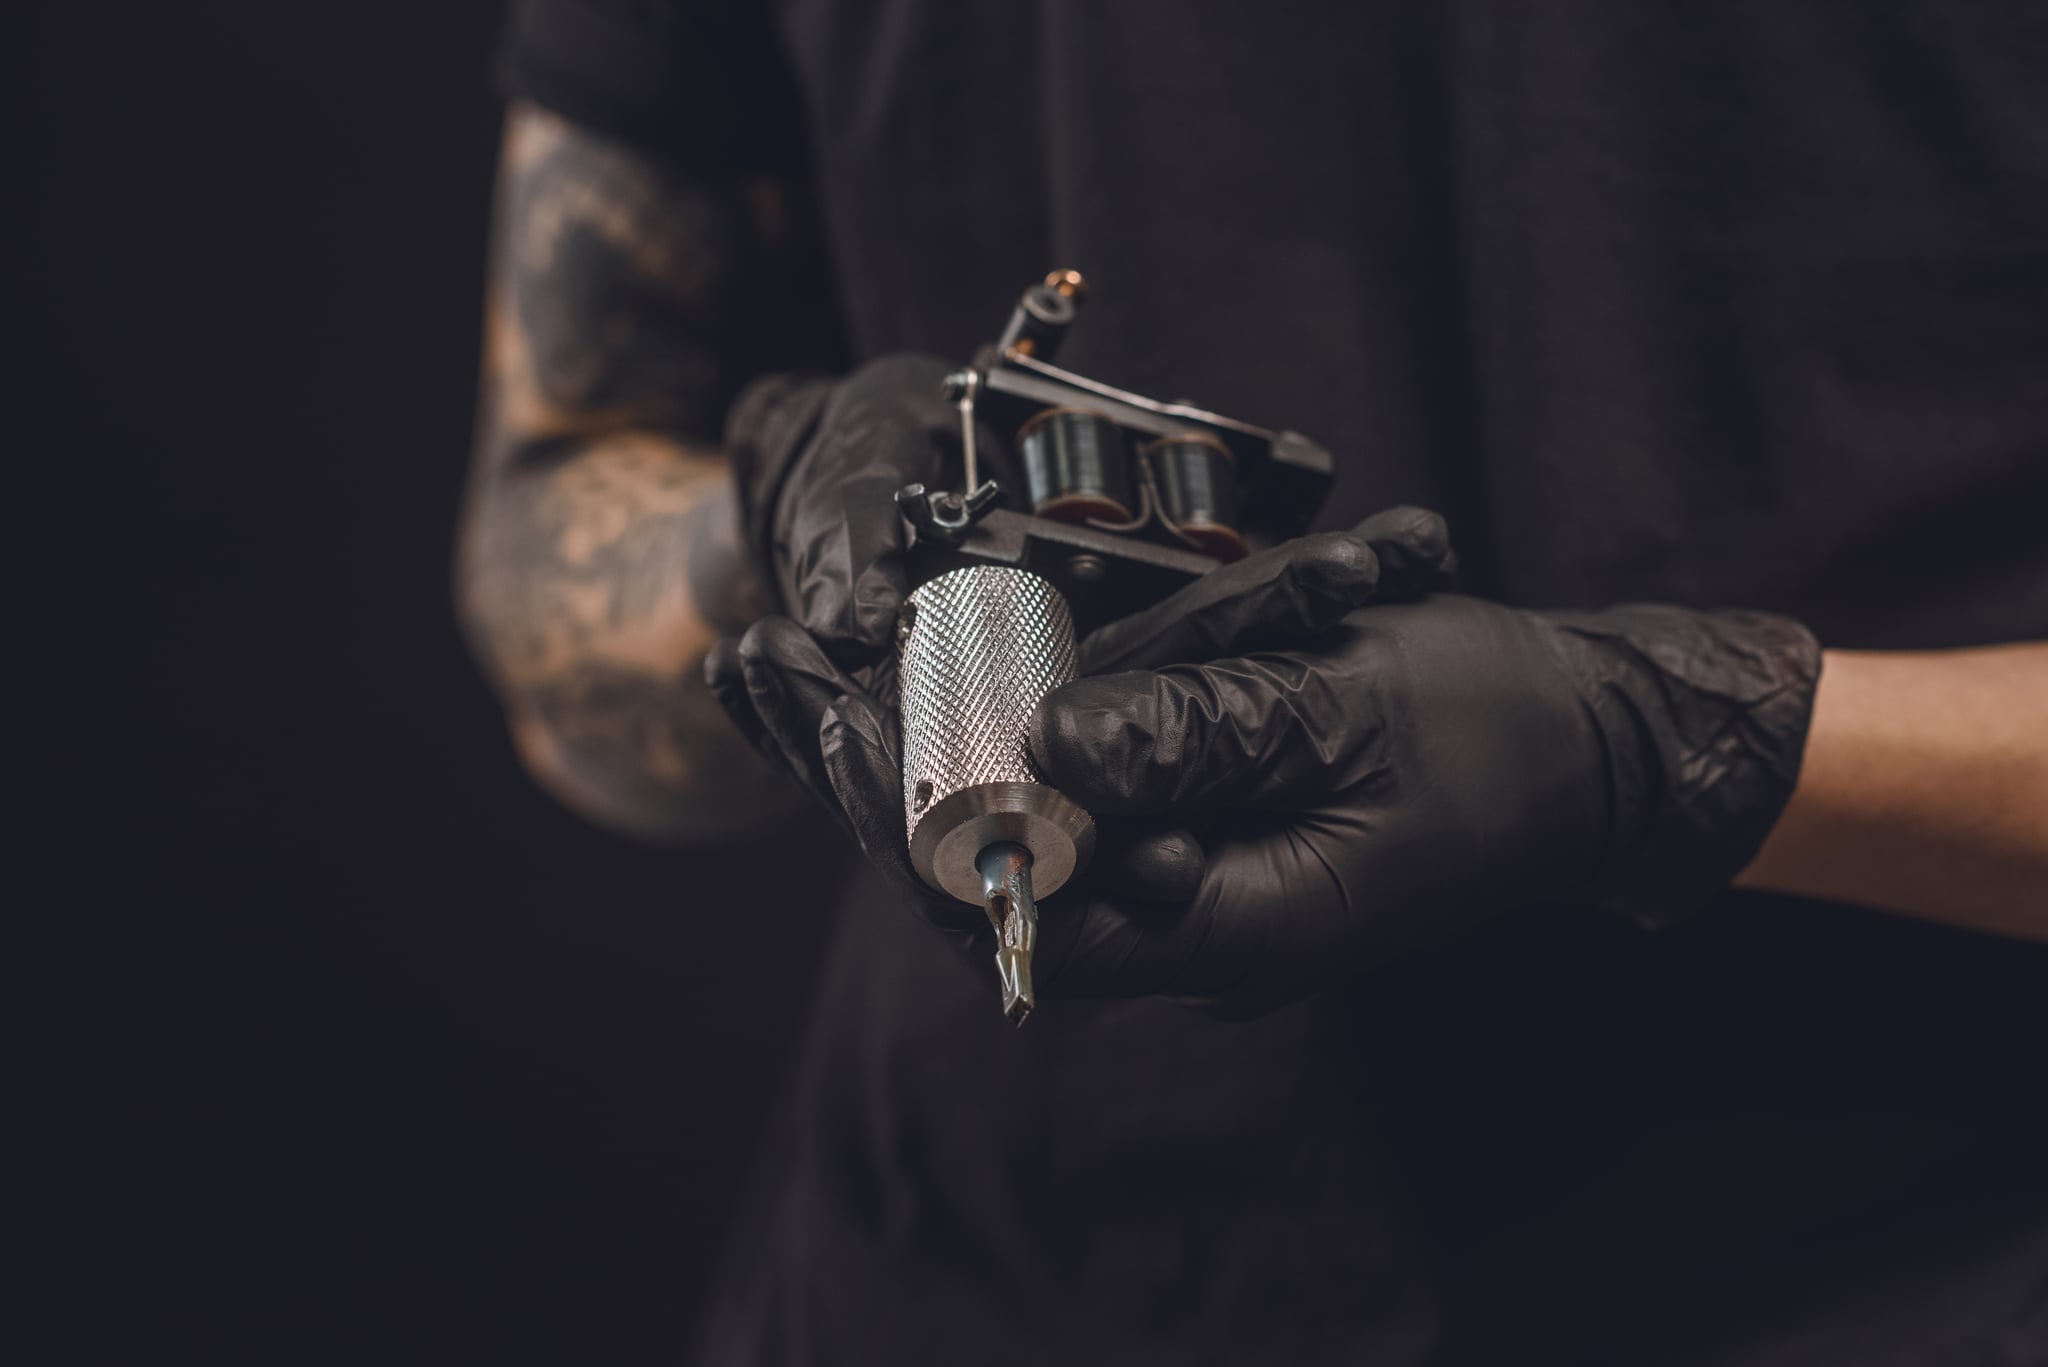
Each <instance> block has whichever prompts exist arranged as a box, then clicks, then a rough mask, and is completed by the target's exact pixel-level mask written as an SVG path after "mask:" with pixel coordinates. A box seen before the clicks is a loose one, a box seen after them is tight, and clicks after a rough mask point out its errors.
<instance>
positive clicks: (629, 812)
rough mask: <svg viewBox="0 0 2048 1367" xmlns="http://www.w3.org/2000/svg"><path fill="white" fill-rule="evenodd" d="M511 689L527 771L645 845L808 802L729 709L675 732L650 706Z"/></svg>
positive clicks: (689, 841) (730, 826) (740, 826)
mask: <svg viewBox="0 0 2048 1367" xmlns="http://www.w3.org/2000/svg"><path fill="white" fill-rule="evenodd" d="M541 692H542V694H543V696H541V697H538V698H531V699H526V700H521V699H519V698H513V697H508V698H507V699H506V703H507V708H506V711H507V721H508V724H509V728H510V731H511V738H512V748H513V750H514V752H515V753H516V754H517V756H518V758H519V762H520V764H521V766H522V767H524V768H525V770H526V772H527V774H528V776H529V777H531V778H532V779H533V781H534V783H535V784H536V785H537V786H538V787H539V788H540V789H541V791H543V792H545V793H547V794H548V795H549V796H550V797H552V798H554V799H555V800H556V801H557V802H559V803H561V804H562V805H563V806H564V807H567V808H568V809H569V810H570V811H572V812H574V813H575V814H576V815H577V816H580V817H582V818H583V819H584V820H585V821H588V822H590V823H591V824H592V825H594V826H598V827H600V828H602V829H604V830H607V831H610V832H612V833H613V834H615V835H620V836H624V837H626V838H628V839H630V840H635V841H638V842H641V843H645V844H654V845H672V846H674V845H680V846H692V845H701V844H705V843H709V842H713V841H720V840H729V839H732V838H734V837H736V836H743V835H746V834H749V833H751V832H753V831H756V830H759V829H761V828H762V827H764V826H766V825H769V824H771V823H773V822H775V821H778V820H781V819H784V818H787V817H789V816H791V815H794V814H795V813H796V812H798V811H799V810H801V808H802V796H803V795H802V793H801V791H800V790H799V789H798V788H797V786H796V785H795V784H794V783H793V782H791V781H790V780H789V779H788V778H786V777H785V776H784V775H782V774H781V773H780V772H778V771H777V770H775V769H774V768H772V767H771V766H770V765H769V764H768V763H767V762H766V761H765V760H763V759H762V758H761V757H760V756H759V755H757V754H755V753H754V752H753V750H752V749H751V748H749V747H748V746H747V744H746V743H745V742H744V741H743V740H742V739H741V738H740V736H739V734H738V733H737V732H735V731H733V730H732V729H731V728H730V726H729V724H727V723H726V722H725V720H724V718H723V717H719V718H716V719H715V720H714V721H712V723H711V724H709V725H706V724H704V720H703V719H700V721H699V724H698V725H696V726H694V727H693V728H692V729H691V732H690V733H689V734H687V735H678V734H675V733H674V732H673V731H671V730H669V728H667V727H665V726H663V725H661V724H660V722H659V721H658V720H657V719H656V718H654V717H651V716H648V715H644V714H641V715H625V716H622V715H617V714H614V713H611V712H610V711H609V710H606V711H599V712H593V711H592V710H591V709H589V708H588V707H587V706H586V707H580V708H578V709H576V710H573V711H571V712H569V713H567V714H566V715H564V714H563V712H562V709H561V708H560V707H559V706H556V705H552V704H554V703H558V702H559V699H558V698H554V697H553V696H552V692H551V690H541Z"/></svg>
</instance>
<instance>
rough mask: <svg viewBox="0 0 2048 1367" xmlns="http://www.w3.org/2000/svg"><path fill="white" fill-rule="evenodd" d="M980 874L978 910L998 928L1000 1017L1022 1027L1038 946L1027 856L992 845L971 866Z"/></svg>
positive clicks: (1033, 999) (1032, 998) (1031, 1000)
mask: <svg viewBox="0 0 2048 1367" xmlns="http://www.w3.org/2000/svg"><path fill="white" fill-rule="evenodd" d="M974 862H975V866H976V867H977V868H979V869H980V870H981V905H982V908H983V909H984V910H985V911H987V912H988V923H989V924H990V925H992V926H994V927H995V928H996V975H997V976H998V977H1000V978H1001V979H1002V983H1003V1014H1004V1015H1005V1016H1008V1017H1009V1018H1010V1022H1011V1023H1012V1024H1013V1025H1022V1024H1023V1023H1024V1018H1025V1017H1026V1016H1028V1015H1030V1014H1031V1008H1032V1007H1033V1006H1036V1005H1037V1004H1038V999H1037V996H1036V994H1035V993H1034V992H1033V991H1032V988H1031V951H1032V950H1033V949H1035V948H1036V947H1037V945H1038V902H1037V899H1036V898H1034V897H1033V896H1032V892H1031V851H1029V850H1027V849H1025V848H1024V847H1023V846H1022V845H1013V844H1011V843H1010V842H1008V841H1004V842H1002V843H1001V844H996V845H991V846H989V847H988V848H987V849H985V850H983V851H982V852H981V855H980V857H978V858H977V859H976V860H975V861H974Z"/></svg>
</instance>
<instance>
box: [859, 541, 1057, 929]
mask: <svg viewBox="0 0 2048 1367" xmlns="http://www.w3.org/2000/svg"><path fill="white" fill-rule="evenodd" d="M897 644H898V648H899V651H900V664H901V670H900V679H901V684H902V691H903V807H904V812H905V815H906V818H907V824H908V828H909V836H910V860H911V863H912V864H913V865H914V866H915V867H916V869H917V872H918V876H919V877H921V878H923V879H924V881H925V882H926V883H928V884H930V885H931V886H932V887H934V888H938V889H940V890H942V891H944V892H947V893H950V894H952V895H953V896H954V897H957V898H959V899H960V900H961V901H963V902H971V903H974V904H975V905H980V904H981V902H982V894H983V886H982V876H981V871H980V869H979V868H978V867H977V865H976V862H975V861H976V859H977V857H978V856H979V855H980V854H981V852H982V850H983V849H985V848H987V847H988V846H989V845H991V844H994V843H997V842H999V841H1011V842H1014V843H1016V844H1019V845H1022V846H1024V847H1025V848H1026V849H1027V850H1029V851H1030V852H1031V875H1032V880H1033V882H1034V884H1035V886H1036V889H1037V893H1038V895H1039V896H1040V897H1045V896H1049V895H1051V894H1052V893H1053V892H1056V891H1057V890H1058V889H1059V888H1060V886H1061V885H1062V884H1064V883H1065V882H1066V881H1067V880H1068V879H1069V878H1071V877H1072V876H1073V875H1074V873H1075V872H1076V871H1078V870H1079V869H1080V868H1082V867H1083V866H1085V865H1086V864H1087V862H1088V856H1089V855H1090V854H1092V853H1093V852H1094V849H1095V821H1094V819H1093V818H1092V817H1090V816H1089V815H1088V813H1087V812H1085V811H1083V810H1082V809H1081V807H1080V806H1079V805H1078V804H1077V803H1075V802H1074V801H1073V800H1072V799H1071V798H1068V797H1067V796H1066V795H1064V794H1063V793H1061V792H1060V791H1059V790H1058V789H1056V788H1053V787H1051V786H1050V785H1048V784H1047V783H1046V782H1045V781H1044V779H1043V777H1042V776H1041V775H1040V774H1039V772H1038V768H1037V766H1036V765H1034V764H1033V763H1032V761H1031V746H1030V727H1031V713H1032V711H1033V709H1035V708H1036V707H1037V706H1038V703H1039V700H1040V699H1041V698H1043V697H1045V695H1046V694H1048V693H1050V692H1051V691H1052V690H1053V689H1055V688H1057V687H1059V686H1060V685H1061V684H1063V683H1067V682H1069V681H1071V680H1072V679H1073V678H1074V672H1075V658H1076V657H1075V650H1074V618H1073V614H1072V612H1070V611H1069V610H1068V608H1067V600H1066V599H1065V598H1063V597H1061V596H1060V592H1059V590H1058V589H1056V588H1054V587H1053V586H1052V585H1051V584H1049V583H1047V582H1046V581H1045V580H1044V579H1041V578H1040V577H1039V576H1037V575H1035V574H1032V573H1030V572H1029V571H1026V570H1016V569H1005V568H1002V567H998V566H988V565H977V566H974V567H971V568H968V569H962V570H954V571H953V572H952V573H950V574H942V575H940V576H939V577H938V578H936V579H933V580H932V581H930V582H929V583H927V584H925V585H924V586H923V587H922V588H919V589H918V590H917V591H916V592H915V593H913V594H911V595H910V597H909V599H908V600H907V601H906V603H905V605H904V610H903V618H902V623H901V625H900V627H899V629H898V633H897Z"/></svg>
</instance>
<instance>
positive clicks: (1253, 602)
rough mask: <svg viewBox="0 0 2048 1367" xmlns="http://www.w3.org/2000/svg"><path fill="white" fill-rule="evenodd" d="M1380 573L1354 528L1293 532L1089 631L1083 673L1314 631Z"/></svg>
mask: <svg viewBox="0 0 2048 1367" xmlns="http://www.w3.org/2000/svg"><path fill="white" fill-rule="evenodd" d="M1379 579H1380V564H1379V557H1378V555H1377V554H1375V552H1374V550H1373V547H1372V546H1371V545H1370V544H1368V542H1367V540H1366V538H1365V537H1363V536H1361V535H1359V534H1358V533H1357V532H1320V533H1317V534H1316V535H1314V536H1304V537H1298V538H1296V539H1295V540H1293V541H1287V542H1283V543H1281V544H1280V545H1278V546H1272V547H1269V548H1267V549H1266V550H1263V551H1260V552H1259V553H1258V554H1256V555H1252V556H1249V557H1247V558H1245V559H1243V560H1240V561H1238V562H1236V563H1235V564H1231V565H1225V566H1223V567H1222V568H1221V569H1217V570H1212V571H1210V572H1209V573H1208V574H1205V575H1203V576H1202V577H1201V578H1200V579H1197V580H1196V581H1195V582H1194V583H1192V584H1189V585H1188V586H1187V587H1186V588H1183V589H1181V590H1180V591H1179V592H1178V593H1175V594H1173V595H1171V596H1170V597H1168V598H1166V599H1163V600H1162V601H1160V602H1158V603H1155V604H1153V605H1152V606H1151V607H1149V608H1146V609H1144V610H1142V611H1140V612H1135V613H1133V614H1131V615H1130V616H1129V617H1126V618H1124V619H1123V620H1121V621H1117V622H1111V623H1109V624H1108V625H1107V626H1103V627H1099V628H1097V629H1096V630H1095V631H1093V632H1090V633H1089V635H1088V639H1087V640H1085V641H1083V642H1082V643H1081V652H1080V654H1081V660H1080V664H1081V672H1082V673H1083V674H1106V673H1114V672H1117V671H1120V670H1127V669H1158V668H1160V667H1162V666H1164V665H1169V664H1176V663H1179V662H1181V661H1185V660H1210V659H1214V658H1216V657H1217V656H1219V655H1229V654H1233V653H1235V652H1238V651H1241V650H1244V649H1246V648H1249V647H1250V646H1252V645H1255V644H1258V643H1259V642H1261V641H1264V642H1267V643H1273V642H1277V641H1281V640H1284V639H1286V638H1288V637H1290V636H1293V637H1299V636H1302V635H1305V634H1312V633H1315V632H1319V631H1322V630H1324V629H1325V628H1327V627H1329V626H1330V625H1331V624H1332V623H1334V622H1336V621H1338V620H1339V619H1340V618H1342V617H1343V616H1344V614H1345V613H1347V612H1350V611H1351V610H1352V609H1353V608H1356V607H1358V606H1360V605H1361V604H1363V603H1365V602H1367V601H1369V600H1370V599H1371V598H1372V597H1373V590H1374V588H1375V587H1376V586H1377V585H1378V583H1379Z"/></svg>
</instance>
